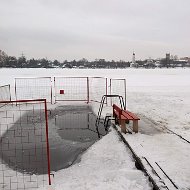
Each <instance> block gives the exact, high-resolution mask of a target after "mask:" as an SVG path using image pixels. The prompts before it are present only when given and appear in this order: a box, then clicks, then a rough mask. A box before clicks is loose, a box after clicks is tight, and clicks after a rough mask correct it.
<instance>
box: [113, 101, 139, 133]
mask: <svg viewBox="0 0 190 190" xmlns="http://www.w3.org/2000/svg"><path fill="white" fill-rule="evenodd" d="M113 116H114V117H115V118H117V119H118V121H119V124H120V126H121V132H124V133H126V124H125V123H126V121H130V120H132V121H133V132H135V133H138V120H140V119H139V118H138V117H137V116H136V115H135V114H134V113H132V112H130V111H127V110H123V109H121V108H120V107H118V106H117V105H115V104H113Z"/></svg>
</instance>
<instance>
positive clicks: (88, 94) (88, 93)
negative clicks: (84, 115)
mask: <svg viewBox="0 0 190 190" xmlns="http://www.w3.org/2000/svg"><path fill="white" fill-rule="evenodd" d="M89 88H90V87H89V77H87V104H88V103H89V96H90V92H89V91H90V89H89Z"/></svg>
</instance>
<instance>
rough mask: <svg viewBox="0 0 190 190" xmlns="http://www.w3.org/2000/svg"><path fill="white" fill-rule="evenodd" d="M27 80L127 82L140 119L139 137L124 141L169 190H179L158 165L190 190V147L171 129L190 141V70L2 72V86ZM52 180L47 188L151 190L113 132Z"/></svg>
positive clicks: (131, 103) (129, 101)
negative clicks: (73, 78) (105, 79)
mask: <svg viewBox="0 0 190 190" xmlns="http://www.w3.org/2000/svg"><path fill="white" fill-rule="evenodd" d="M26 76H27V77H32V76H52V77H53V76H102V77H109V78H126V79H127V107H128V109H129V110H130V111H132V112H134V113H136V114H137V115H138V116H139V117H140V118H141V120H140V122H139V133H138V134H132V135H130V134H124V137H125V138H126V140H127V141H128V142H129V144H130V145H131V146H132V147H133V148H134V150H135V152H136V153H137V155H138V156H139V157H140V158H141V159H142V160H143V163H144V164H145V163H146V162H145V161H144V159H143V157H146V158H147V159H148V160H149V162H150V163H151V165H152V166H153V167H154V169H155V170H156V171H157V173H158V174H159V176H160V177H161V178H162V180H164V181H166V182H167V185H168V187H169V188H170V189H175V188H174V186H173V185H172V184H171V183H170V182H169V181H168V179H167V178H166V176H165V175H164V174H163V172H162V171H161V170H160V169H159V167H158V166H157V165H156V163H158V164H159V165H160V166H161V167H162V169H163V170H164V171H165V172H166V174H168V176H169V177H170V178H171V179H172V180H173V182H174V183H175V184H176V185H177V186H178V187H179V189H190V181H189V179H190V165H189V160H190V144H188V143H187V142H185V141H183V140H182V139H180V138H179V137H178V136H176V135H174V134H172V133H171V132H169V131H168V130H167V129H169V130H172V131H174V132H175V133H177V134H179V135H181V136H183V137H184V138H186V139H187V140H189V141H190V98H189V97H190V69H149V70H146V69H116V70H112V69H110V70H109V69H89V70H86V69H0V85H5V84H11V86H12V87H13V84H14V80H13V79H14V78H15V77H26ZM12 91H13V88H12ZM97 108H98V107H96V109H97ZM107 110H108V109H106V111H107ZM53 182H54V185H53V186H51V187H44V189H49V190H50V189H51V190H57V189H61V188H62V189H63V188H64V189H151V187H150V186H149V183H148V181H147V178H146V177H145V176H144V175H143V173H142V172H140V171H138V170H136V169H135V167H134V162H133V160H132V158H131V157H130V154H129V152H128V150H126V148H125V147H124V145H123V144H122V142H121V141H119V139H118V137H117V135H116V133H115V132H114V131H111V132H110V133H109V134H108V135H107V136H105V137H103V138H102V139H101V140H100V141H98V142H97V143H95V144H94V145H93V146H92V147H91V148H90V149H88V150H87V151H86V152H85V153H84V154H83V155H82V157H81V162H80V163H78V164H75V165H73V166H72V167H70V168H67V169H64V170H61V171H59V172H56V173H55V178H54V181H53ZM40 189H42V188H40Z"/></svg>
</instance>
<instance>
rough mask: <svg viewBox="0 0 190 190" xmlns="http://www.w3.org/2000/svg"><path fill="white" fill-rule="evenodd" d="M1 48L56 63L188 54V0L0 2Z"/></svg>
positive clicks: (189, 31) (28, 0)
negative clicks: (133, 56) (168, 53)
mask: <svg viewBox="0 0 190 190" xmlns="http://www.w3.org/2000/svg"><path fill="white" fill-rule="evenodd" d="M0 49H1V50H4V51H5V52H6V53H7V54H8V55H14V56H17V57H18V56H20V55H21V54H22V52H23V53H24V54H25V56H26V57H27V58H32V57H34V58H42V57H47V58H48V59H52V60H53V59H58V60H60V61H62V60H65V59H67V60H73V59H77V60H78V59H81V58H83V57H84V58H87V59H89V60H93V59H95V58H105V59H107V60H112V59H115V60H120V59H123V60H131V59H132V53H133V51H135V53H136V58H137V59H144V58H148V57H152V58H157V57H164V56H165V53H166V52H170V53H171V54H173V55H176V54H177V55H178V56H179V57H182V56H190V0H0Z"/></svg>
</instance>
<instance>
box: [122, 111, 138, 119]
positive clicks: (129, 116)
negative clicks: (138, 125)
mask: <svg viewBox="0 0 190 190" xmlns="http://www.w3.org/2000/svg"><path fill="white" fill-rule="evenodd" d="M121 114H122V115H123V116H125V117H126V118H130V119H129V120H140V119H139V118H138V117H137V116H136V115H135V114H133V113H132V112H129V111H127V110H122V113H121Z"/></svg>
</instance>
